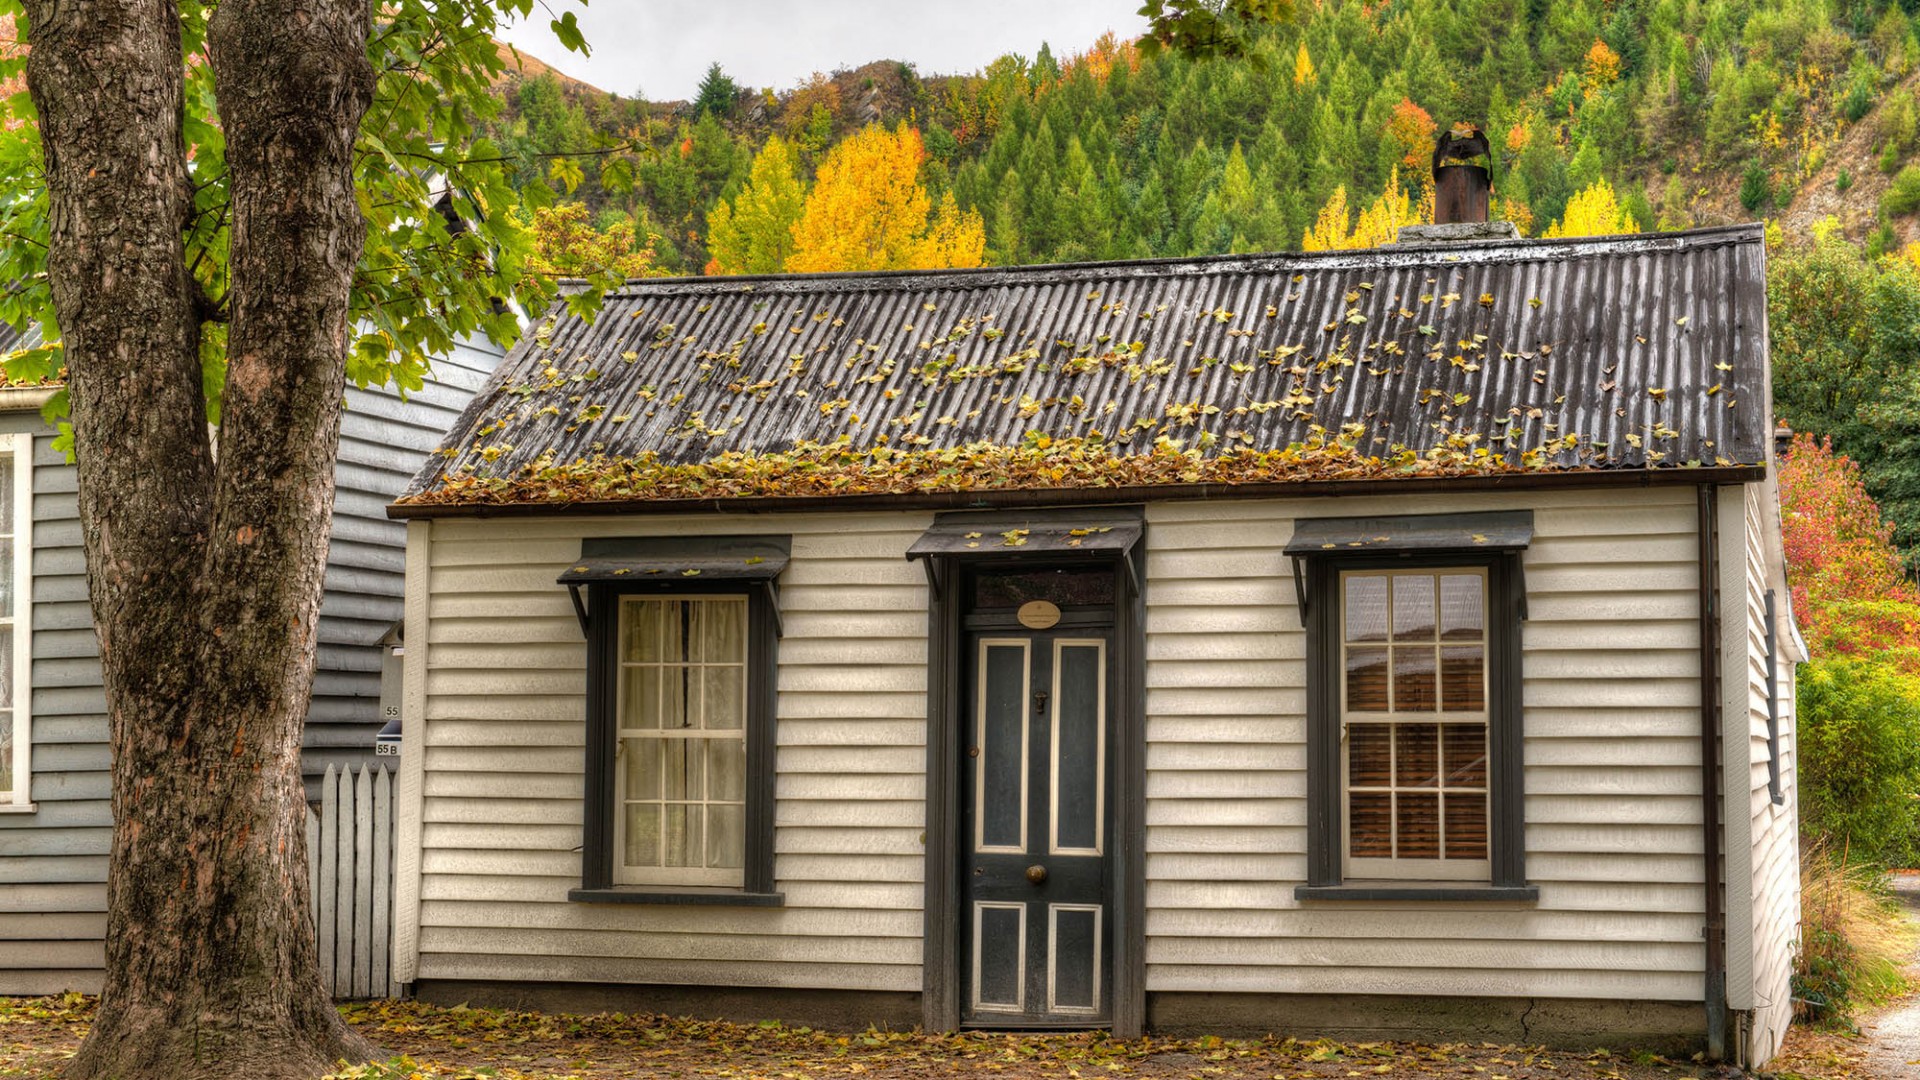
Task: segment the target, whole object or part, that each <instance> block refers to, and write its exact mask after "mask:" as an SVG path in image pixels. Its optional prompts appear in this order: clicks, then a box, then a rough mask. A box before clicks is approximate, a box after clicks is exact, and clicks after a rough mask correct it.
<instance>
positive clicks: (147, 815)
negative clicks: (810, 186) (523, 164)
mask: <svg viewBox="0 0 1920 1080" xmlns="http://www.w3.org/2000/svg"><path fill="white" fill-rule="evenodd" d="M531 10H532V4H531V0H498V3H497V4H494V3H488V2H484V0H475V2H469V3H464V4H460V5H457V6H456V5H444V4H441V3H438V2H437V0H382V2H381V3H380V4H378V5H377V6H376V5H373V4H371V3H370V2H369V0H219V2H218V3H203V2H199V0H193V2H182V3H179V4H175V3H169V2H164V0H144V2H138V3H136V2H133V0H6V2H5V3H0V11H3V12H4V13H6V14H13V15H18V16H22V17H23V18H22V22H21V26H22V30H23V33H24V36H25V38H26V40H27V43H28V45H29V51H28V53H27V56H26V59H25V61H24V67H25V71H26V76H27V87H28V90H29V92H30V97H27V96H20V95H16V96H14V97H12V98H9V99H7V100H6V101H5V103H4V107H5V108H6V109H7V111H8V113H9V115H8V116H7V117H6V120H7V122H6V123H5V124H0V181H3V182H4V186H5V189H6V190H7V191H9V192H10V193H12V194H11V197H10V198H9V199H8V200H7V201H6V202H5V205H4V206H0V218H3V219H4V227H0V278H3V279H4V280H6V281H9V282H15V283H20V287H18V288H15V289H12V290H10V291H9V293H8V294H7V296H6V298H5V300H4V302H0V313H4V314H5V315H7V316H9V317H10V318H18V317H23V316H29V315H30V316H32V317H34V318H37V319H38V320H39V321H40V322H41V324H42V328H43V331H44V333H45V336H46V338H47V340H49V341H59V342H61V343H62V346H61V349H60V350H58V351H56V350H54V349H51V348H49V349H44V350H38V351H35V352H31V353H27V354H22V355H20V356H16V357H13V358H10V359H9V360H8V362H7V363H8V368H9V371H8V374H9V375H10V376H12V377H14V378H33V377H35V376H37V375H43V374H46V373H48V372H49V371H50V370H51V368H52V365H55V364H61V363H63V364H64V366H65V368H66V373H67V384H68V387H69V391H70V396H69V397H63V398H61V399H59V400H58V401H57V402H56V403H55V406H54V407H55V408H56V409H60V408H65V407H68V406H70V408H71V424H72V443H73V452H74V456H75V461H76V464H77V472H78V485H79V511H80V512H79V518H80V520H81V522H82V523H83V525H82V540H83V541H84V546H85V550H86V564H87V586H88V591H89V597H90V600H91V602H92V615H93V624H94V628H95V631H96V634H97V636H98V639H99V646H100V663H101V673H102V681H103V686H104V690H105V697H106V708H107V716H108V723H107V727H108V738H109V742H110V745H111V748H112V767H111V782H112V802H113V810H114V830H113V841H112V848H111V853H110V855H109V859H108V912H107V932H106V975H105V989H104V992H103V993H102V995H101V998H100V1004H99V1009H98V1012H97V1014H96V1016H95V1018H94V1022H93V1024H92V1026H91V1029H90V1031H89V1033H88V1035H87V1037H86V1040H85V1041H84V1042H83V1043H82V1045H81V1047H80V1049H79V1051H78V1053H77V1054H76V1055H75V1056H74V1057H73V1059H72V1060H71V1061H70V1062H69V1064H68V1065H67V1067H66V1070H65V1075H66V1076H67V1077H69V1078H70V1080H94V1078H102V1080H105V1078H117V1080H135V1078H139V1080H148V1078H155V1080H158V1078H164V1080H202V1078H207V1080H211V1078H220V1080H230V1078H234V1077H249V1078H266V1080H279V1078H303V1080H304V1078H310V1077H315V1076H318V1075H320V1074H321V1073H323V1072H325V1071H327V1069H328V1068H329V1067H330V1066H331V1065H332V1063H333V1062H335V1061H336V1060H338V1059H341V1058H347V1059H350V1060H365V1059H366V1058H367V1057H368V1055H369V1053H370V1047H369V1046H368V1045H367V1043H366V1042H365V1041H364V1040H363V1039H362V1038H361V1037H359V1036H358V1035H356V1034H355V1033H354V1032H353V1031H351V1030H350V1029H349V1028H347V1027H346V1025H345V1024H344V1023H343V1022H342V1020H341V1018H340V1015H339V1013H338V1012H337V1011H336V1010H335V1009H334V1008H333V1004H332V1002H331V1001H330V1000H329V999H328V995H327V993H326V991H325V989H324V988H323V987H322V984H321V981H320V973H319V971H318V968H317V960H316V950H315V948H314V943H313V929H312V926H313V924H312V918H311V913H310V907H309V903H308V888H307V884H308V883H307V880H306V865H307V857H306V834H305V820H306V804H305V798H304V793H303V791H302V788H301V782H300V775H299V765H298V762H299V756H300V755H299V750H300V731H301V725H302V722H303V721H304V719H305V717H306V713H307V706H308V698H309V691H310V689H311V686H312V682H313V673H314V649H315V625H316V620H317V616H318V613H319V607H320V597H321V586H322V578H323V574H324V570H325V566H326V553H327V543H328V531H329V526H330V519H331V511H332V507H333V490H334V488H333V483H334V479H333V478H334V467H335V459H336V456H337V449H338V438H339V425H340V411H341V401H342V398H343V392H344V385H345V382H346V380H347V379H348V378H349V377H351V378H354V379H356V380H360V381H366V382H372V381H385V380H389V379H391V380H395V381H398V382H399V383H400V384H401V385H402V386H408V385H411V386H418V385H420V372H421V370H422V368H423V366H424V363H425V357H426V356H427V355H429V354H431V353H434V352H439V351H442V350H444V349H446V348H449V347H451V344H452V342H453V341H454V340H455V339H456V338H458V337H461V336H464V335H469V334H473V333H476V332H485V333H487V334H489V335H491V336H493V337H494V338H495V339H496V340H502V341H504V340H510V339H511V338H512V336H513V335H514V334H515V333H516V332H517V327H516V325H515V323H514V318H513V315H512V313H511V312H510V311H509V310H508V309H507V307H506V305H500V304H497V303H496V302H495V301H496V299H497V298H506V297H517V298H518V299H520V300H521V301H522V302H524V303H527V304H529V305H531V306H535V307H539V306H544V304H545V302H546V299H547V297H550V296H551V290H550V289H547V288H543V287H542V284H543V282H544V279H543V278H540V277H538V276H537V275H536V276H527V275H526V274H525V272H524V270H523V264H524V261H525V257H526V254H527V252H528V247H529V241H528V238H527V236H526V232H525V229H524V227H523V226H522V225H521V223H520V222H519V220H518V219H517V218H516V216H515V215H513V214H511V213H506V212H504V208H505V207H508V206H510V205H512V199H513V192H512V190H511V189H510V188H509V187H508V185H507V181H506V174H505V172H504V171H503V163H504V161H505V157H506V156H505V155H503V154H501V153H500V152H499V151H498V149H497V148H495V147H493V146H488V145H476V140H475V135H474V127H473V125H474V122H475V120H476V118H484V117H486V116H489V115H491V114H492V113H493V112H494V111H495V110H497V109H498V107H499V106H498V103H497V99H496V98H495V97H494V95H493V88H494V85H495V83H496V82H497V80H498V79H499V77H500V76H501V74H502V70H503V67H504V64H505V62H506V61H505V59H504V58H503V57H502V56H501V55H500V53H499V51H498V50H497V48H496V46H495V45H494V43H493V40H492V36H491V35H492V33H493V32H494V31H495V30H496V29H497V27H498V25H499V24H500V22H501V20H502V19H503V17H504V15H505V14H506V13H508V12H511V13H513V14H516V15H526V14H528V13H530V12H531ZM376 11H377V16H378V17H377V25H376V18H375V15H376ZM553 25H554V29H555V31H556V32H557V33H558V35H559V36H560V38H561V40H562V41H564V42H567V43H569V44H570V45H571V46H574V47H578V46H579V45H581V44H582V42H581V40H580V33H579V29H578V27H577V25H576V24H575V21H574V17H573V15H572V14H571V13H568V14H566V15H564V16H563V17H561V18H559V19H555V20H554V23H553ZM21 65H22V62H21V61H19V60H18V59H12V60H6V61H0V69H3V70H0V76H9V75H15V74H17V73H18V72H19V70H20V68H21ZM490 209H491V210H495V211H499V212H488V211H489V210H490ZM456 223H458V224H459V225H460V227H457V228H456V227H455V224H456ZM530 290H531V291H530ZM210 423H217V425H218V427H217V431H218V434H217V447H218V451H219V452H218V453H217V454H216V453H215V447H216V436H215V435H213V434H212V433H211V431H210Z"/></svg>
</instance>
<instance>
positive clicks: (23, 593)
mask: <svg viewBox="0 0 1920 1080" xmlns="http://www.w3.org/2000/svg"><path fill="white" fill-rule="evenodd" d="M0 453H4V454H8V455H10V464H11V466H12V468H13V521H12V522H11V523H10V524H11V525H12V528H13V610H12V611H5V612H0V625H11V626H12V627H13V709H12V714H11V716H10V717H9V720H10V722H11V723H12V724H13V790H12V791H10V792H7V793H6V794H4V795H0V813H15V814H29V813H32V812H33V811H34V810H35V809H37V807H35V806H34V804H33V803H32V802H31V801H30V799H31V797H32V784H33V434H32V433H31V432H24V431H23V432H16V433H14V434H11V435H5V436H0Z"/></svg>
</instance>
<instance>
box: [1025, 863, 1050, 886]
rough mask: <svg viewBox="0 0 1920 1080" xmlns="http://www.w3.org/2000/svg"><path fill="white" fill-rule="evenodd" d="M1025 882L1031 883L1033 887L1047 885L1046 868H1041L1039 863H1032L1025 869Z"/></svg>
mask: <svg viewBox="0 0 1920 1080" xmlns="http://www.w3.org/2000/svg"><path fill="white" fill-rule="evenodd" d="M1027 880H1028V881H1031V882H1033V883H1034V884H1035V885H1045V884H1046V883H1047V868H1046V867H1044V866H1041V865H1040V864H1039V863H1034V864H1033V865H1032V866H1029V867H1027Z"/></svg>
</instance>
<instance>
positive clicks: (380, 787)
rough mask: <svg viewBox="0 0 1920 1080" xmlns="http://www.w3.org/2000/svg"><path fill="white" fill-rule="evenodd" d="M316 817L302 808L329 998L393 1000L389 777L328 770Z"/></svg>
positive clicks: (366, 770) (382, 772) (379, 772)
mask: <svg viewBox="0 0 1920 1080" xmlns="http://www.w3.org/2000/svg"><path fill="white" fill-rule="evenodd" d="M320 793H321V794H320V810H319V813H315V812H314V810H313V808H312V807H311V806H309V807H308V808H307V873H308V880H310V881H311V882H313V915H314V921H315V926H314V929H315V936H316V937H317V938H318V940H319V944H320V971H321V973H322V976H323V977H324V978H325V979H326V982H327V988H328V989H329V990H331V991H333V996H334V997H335V998H343V999H344V998H381V997H395V996H398V994H399V992H400V987H399V984H397V983H395V982H394V981H393V831H394V830H393V825H394V800H393V778H392V776H391V775H389V774H388V772H387V770H386V767H385V766H380V767H379V768H372V767H368V766H364V765H363V766H361V767H360V768H358V769H355V770H352V771H347V770H339V771H337V772H336V770H335V768H334V767H333V766H328V767H327V776H326V779H325V780H323V781H322V782H321V788H320Z"/></svg>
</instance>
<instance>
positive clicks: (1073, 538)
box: [907, 507, 1145, 559]
mask: <svg viewBox="0 0 1920 1080" xmlns="http://www.w3.org/2000/svg"><path fill="white" fill-rule="evenodd" d="M1144 531H1145V525H1144V523H1143V522H1142V521H1141V520H1140V511H1139V510H1138V509H1136V508H1133V507H1119V508H1102V509H1091V510H1071V511H1067V510H1049V511H1035V512H1027V513H1021V512H1011V513H979V512H962V513H954V514H942V515H940V516H939V517H938V518H935V519H934V523H933V526H932V527H931V528H929V529H928V530H927V531H926V532H923V533H921V534H920V538H919V539H917V540H915V541H914V542H913V545H912V546H911V547H909V548H907V558H909V559H929V558H935V557H943V556H961V557H992V556H1019V557H1032V556H1038V555H1106V556H1125V555H1126V554H1128V553H1129V552H1131V551H1132V550H1133V548H1134V545H1136V544H1138V543H1139V542H1140V537H1141V534H1142V533H1143V532H1144Z"/></svg>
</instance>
